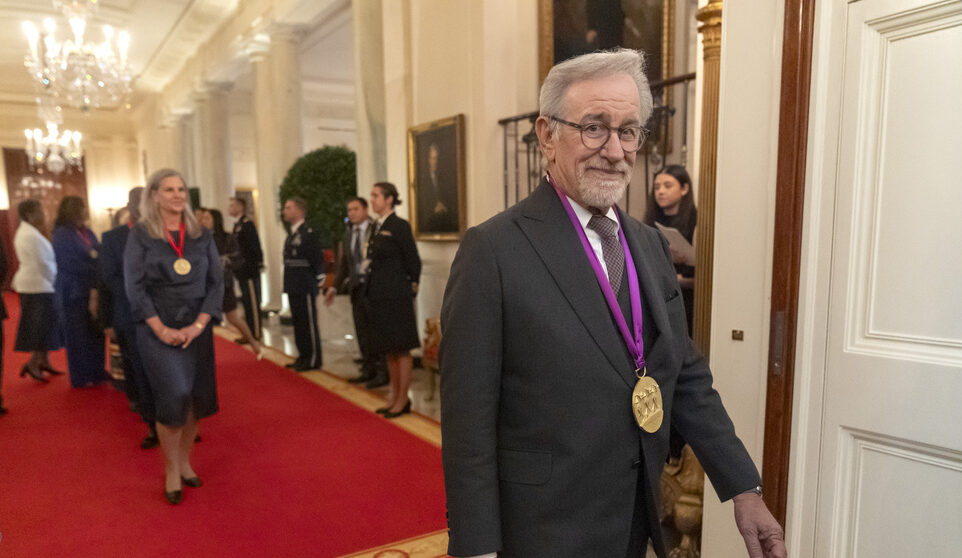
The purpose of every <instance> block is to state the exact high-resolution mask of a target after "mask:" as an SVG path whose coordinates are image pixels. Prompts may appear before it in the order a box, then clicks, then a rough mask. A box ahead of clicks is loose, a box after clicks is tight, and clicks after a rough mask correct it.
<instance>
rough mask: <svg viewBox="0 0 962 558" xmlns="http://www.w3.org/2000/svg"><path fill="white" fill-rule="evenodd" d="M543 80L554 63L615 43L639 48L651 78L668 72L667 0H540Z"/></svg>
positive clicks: (670, 19) (654, 79) (671, 18)
mask: <svg viewBox="0 0 962 558" xmlns="http://www.w3.org/2000/svg"><path fill="white" fill-rule="evenodd" d="M538 2H539V5H538V19H539V21H538V68H539V74H540V78H541V81H544V78H545V76H547V75H548V70H550V69H551V67H552V66H554V65H555V64H557V63H558V62H562V61H564V60H567V59H568V58H572V57H574V56H578V55H579V54H585V53H588V52H594V51H596V50H607V49H611V48H615V47H625V48H632V49H641V50H643V51H644V52H645V55H646V59H647V68H646V73H647V75H648V81H649V82H657V81H660V80H663V79H665V78H668V77H670V76H671V71H672V60H671V45H672V37H671V34H672V25H673V23H672V22H673V21H674V7H673V2H672V1H671V0H538Z"/></svg>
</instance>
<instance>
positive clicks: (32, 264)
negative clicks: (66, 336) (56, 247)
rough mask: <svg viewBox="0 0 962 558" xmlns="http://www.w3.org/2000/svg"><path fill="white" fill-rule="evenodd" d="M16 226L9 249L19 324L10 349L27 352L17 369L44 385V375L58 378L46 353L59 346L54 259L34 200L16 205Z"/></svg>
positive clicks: (44, 219)
mask: <svg viewBox="0 0 962 558" xmlns="http://www.w3.org/2000/svg"><path fill="white" fill-rule="evenodd" d="M17 216H18V217H20V226H19V227H17V232H16V234H14V237H13V248H14V251H15V252H16V254H17V260H18V261H19V262H20V267H19V268H18V269H17V272H16V273H14V274H13V282H12V284H11V286H12V287H13V290H15V291H17V293H19V295H20V325H19V326H18V327H17V340H16V342H15V343H14V350H15V351H19V352H28V353H31V355H30V360H29V361H28V362H27V363H26V364H24V365H23V368H21V369H20V377H21V378H22V377H24V376H26V375H27V374H29V375H30V377H31V378H33V379H34V380H36V381H38V382H46V381H47V379H46V378H45V377H44V376H43V373H44V372H48V373H50V374H53V375H62V374H63V372H60V371H59V370H55V369H54V368H53V367H51V366H50V358H49V356H48V354H47V353H48V352H49V351H56V350H57V349H59V348H60V347H62V346H63V344H62V343H63V342H62V338H61V333H60V319H59V316H58V315H57V309H56V305H55V303H54V282H55V281H56V278H57V258H56V256H55V255H54V252H53V246H52V245H51V244H50V241H49V240H47V237H46V236H45V233H46V230H47V225H46V218H45V217H44V214H43V206H41V205H40V202H39V201H37V200H33V199H31V200H24V201H22V202H20V204H19V205H18V206H17Z"/></svg>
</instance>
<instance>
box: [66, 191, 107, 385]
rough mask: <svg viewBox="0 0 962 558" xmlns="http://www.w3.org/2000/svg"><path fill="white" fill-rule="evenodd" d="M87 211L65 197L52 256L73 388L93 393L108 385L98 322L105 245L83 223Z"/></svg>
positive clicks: (81, 203) (77, 200)
mask: <svg viewBox="0 0 962 558" xmlns="http://www.w3.org/2000/svg"><path fill="white" fill-rule="evenodd" d="M86 221H87V208H86V206H85V204H84V201H83V200H82V199H81V198H79V197H77V196H66V197H64V198H63V200H62V201H61V202H60V207H59V208H58V209H57V220H56V221H55V222H54V230H53V251H54V254H56V256H57V280H56V282H55V283H54V291H55V292H56V306H57V311H58V313H59V314H60V316H61V318H62V319H63V321H62V322H61V325H62V327H63V340H64V345H66V347H67V368H68V370H69V372H70V385H71V386H73V387H75V388H82V387H90V386H95V385H98V384H101V383H103V382H104V381H106V379H107V371H106V370H105V369H104V363H105V355H106V352H105V350H104V334H103V329H102V328H100V327H98V326H97V324H96V317H97V310H96V308H97V291H96V288H97V278H98V274H97V256H98V252H99V250H100V242H98V241H97V237H96V235H94V233H93V231H92V230H90V229H88V228H87V227H86V226H85V225H84V223H85V222H86Z"/></svg>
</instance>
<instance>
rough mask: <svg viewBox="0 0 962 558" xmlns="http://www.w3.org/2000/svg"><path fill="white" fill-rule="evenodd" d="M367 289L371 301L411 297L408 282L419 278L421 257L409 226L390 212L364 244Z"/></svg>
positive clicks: (366, 292) (366, 293)
mask: <svg viewBox="0 0 962 558" xmlns="http://www.w3.org/2000/svg"><path fill="white" fill-rule="evenodd" d="M367 257H368V259H370V260H371V264H370V266H368V272H369V273H368V278H367V290H366V291H365V295H366V296H367V298H369V299H371V300H385V299H391V298H395V299H396V298H405V297H407V298H410V297H411V295H412V294H413V293H412V292H411V283H417V282H418V281H420V279H421V258H420V257H419V256H418V247H417V244H415V242H414V234H413V233H412V232H411V225H410V224H408V222H407V221H405V220H404V219H401V218H400V217H398V216H397V214H395V213H392V214H391V215H389V216H388V218H387V219H385V220H384V224H383V225H381V228H380V229H378V233H377V234H376V235H374V236H373V237H372V238H371V240H370V241H369V242H368V244H367Z"/></svg>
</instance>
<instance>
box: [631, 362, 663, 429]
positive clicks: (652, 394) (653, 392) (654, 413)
mask: <svg viewBox="0 0 962 558" xmlns="http://www.w3.org/2000/svg"><path fill="white" fill-rule="evenodd" d="M647 372H648V371H647V370H646V371H645V373H644V374H642V375H641V376H638V382H637V383H636V384H635V389H634V391H632V392H631V410H632V411H633V412H634V414H635V420H636V421H638V426H640V427H641V429H642V430H644V431H645V432H648V433H649V434H654V433H655V432H658V429H659V428H661V421H662V420H663V419H664V417H665V411H664V408H663V407H662V402H661V388H660V387H658V382H656V381H655V380H654V379H652V378H651V377H649V376H648V375H647ZM635 374H636V375H637V371H635Z"/></svg>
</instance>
